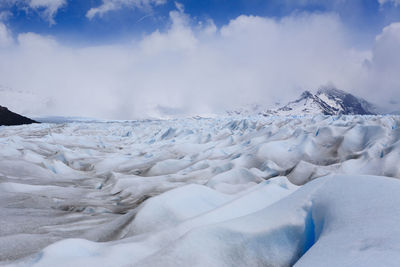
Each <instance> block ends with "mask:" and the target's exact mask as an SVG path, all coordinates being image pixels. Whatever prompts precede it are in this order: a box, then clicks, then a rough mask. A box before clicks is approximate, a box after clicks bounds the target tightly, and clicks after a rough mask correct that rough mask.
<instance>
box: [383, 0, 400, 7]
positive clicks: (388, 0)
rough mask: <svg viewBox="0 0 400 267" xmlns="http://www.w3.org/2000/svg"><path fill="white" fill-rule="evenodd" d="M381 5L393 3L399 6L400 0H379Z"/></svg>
mask: <svg viewBox="0 0 400 267" xmlns="http://www.w3.org/2000/svg"><path fill="white" fill-rule="evenodd" d="M378 2H379V4H380V5H385V4H393V5H394V6H398V5H399V4H400V0H378Z"/></svg>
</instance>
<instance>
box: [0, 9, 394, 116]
mask: <svg viewBox="0 0 400 267" xmlns="http://www.w3.org/2000/svg"><path fill="white" fill-rule="evenodd" d="M165 24H166V26H165V27H164V28H162V29H156V30H154V31H152V32H149V33H145V34H142V35H141V36H130V35H128V36H127V37H126V38H125V39H124V41H115V42H113V41H111V43H106V44H104V43H100V44H97V45H93V44H92V45H85V44H79V42H78V41H77V42H75V41H70V42H65V41H63V40H59V39H60V38H57V37H56V36H53V35H51V34H48V35H46V34H40V33H36V32H18V33H15V32H13V31H12V28H10V27H8V26H7V23H6V22H4V23H3V22H1V20H0V44H1V45H0V57H1V59H2V60H1V61H0V96H1V98H2V99H3V101H2V105H4V106H7V107H9V108H10V109H12V110H15V111H16V112H19V113H23V115H30V116H44V115H61V116H81V117H94V118H103V119H140V118H142V119H143V118H160V117H161V118H171V117H176V116H193V115H203V116H208V115H211V114H216V113H223V112H224V111H225V110H227V109H232V108H236V107H238V106H240V105H243V104H252V103H258V104H264V105H266V106H272V105H273V104H274V103H276V102H280V103H285V102H287V101H290V100H293V97H294V96H297V95H299V94H300V93H301V92H302V91H304V90H311V91H313V90H314V91H315V90H317V89H318V88H319V87H320V86H323V85H327V84H334V85H335V86H336V87H337V88H339V89H342V90H345V91H348V92H350V93H353V94H355V95H358V96H361V97H364V98H365V99H367V100H369V101H371V102H374V103H376V104H379V105H383V106H386V107H388V109H389V110H400V108H399V103H397V102H396V101H395V99H398V98H399V97H400V95H399V90H398V87H399V86H400V80H399V78H398V77H399V76H398V73H399V71H400V66H399V63H398V62H399V58H398V56H397V55H399V54H400V52H399V47H400V41H399V40H400V38H399V36H400V30H399V29H400V27H399V23H398V22H392V23H390V24H386V25H384V26H383V27H381V28H380V29H379V31H377V32H376V33H375V35H374V37H375V38H370V39H369V41H368V42H364V41H362V40H359V39H358V38H357V36H359V35H360V33H359V32H357V31H356V30H350V29H349V28H348V27H346V24H345V22H344V21H343V18H342V17H340V16H339V15H338V14H337V13H335V12H325V13H318V12H315V13H314V12H294V13H292V14H288V15H287V16H284V17H281V18H274V17H262V16H254V15H240V16H237V17H235V18H232V19H231V20H230V21H228V22H227V23H225V24H222V25H218V26H217V25H216V24H215V23H214V21H213V20H212V19H200V18H197V17H192V16H190V14H188V13H186V11H185V9H184V6H180V5H177V7H176V8H175V9H174V10H171V11H170V12H169V14H168V18H167V22H166V23H165ZM54 27H55V26H54ZM71 42H72V44H71ZM75 43H78V44H75ZM21 77H24V78H23V79H21ZM7 88H8V89H7ZM18 92H20V93H19V94H18ZM21 92H23V93H21ZM15 99H18V101H16V100H15Z"/></svg>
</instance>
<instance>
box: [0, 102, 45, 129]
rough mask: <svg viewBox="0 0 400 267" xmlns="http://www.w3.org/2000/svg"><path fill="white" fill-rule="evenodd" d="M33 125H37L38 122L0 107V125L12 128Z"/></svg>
mask: <svg viewBox="0 0 400 267" xmlns="http://www.w3.org/2000/svg"><path fill="white" fill-rule="evenodd" d="M31 123H37V121H34V120H32V119H29V118H27V117H24V116H21V115H19V114H17V113H14V112H12V111H10V110H8V108H6V107H3V106H0V125H6V126H11V125H22V124H31Z"/></svg>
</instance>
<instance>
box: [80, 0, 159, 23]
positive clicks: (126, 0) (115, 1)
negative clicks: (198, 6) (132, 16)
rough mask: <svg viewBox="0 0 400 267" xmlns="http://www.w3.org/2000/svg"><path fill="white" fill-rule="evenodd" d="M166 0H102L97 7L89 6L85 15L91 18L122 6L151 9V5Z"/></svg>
mask: <svg viewBox="0 0 400 267" xmlns="http://www.w3.org/2000/svg"><path fill="white" fill-rule="evenodd" d="M166 1H167V0H103V3H102V4H101V5H100V6H98V7H93V8H91V9H90V10H89V11H88V12H87V13H86V17H87V18H89V19H93V18H94V17H95V16H100V17H101V16H103V15H104V14H105V13H107V12H109V11H115V10H119V9H122V8H124V7H129V8H139V9H151V6H153V5H162V4H165V3H166Z"/></svg>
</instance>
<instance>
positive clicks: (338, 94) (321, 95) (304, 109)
mask: <svg viewBox="0 0 400 267" xmlns="http://www.w3.org/2000/svg"><path fill="white" fill-rule="evenodd" d="M375 110H376V107H375V106H374V105H373V104H371V103H369V102H368V101H366V100H364V99H362V98H359V97H356V96H354V95H352V94H350V93H347V92H345V91H342V90H339V89H336V88H332V87H325V88H321V89H319V90H318V91H317V92H316V93H315V94H313V93H311V92H310V91H304V92H303V93H302V94H301V95H300V97H299V98H298V99H296V100H294V101H291V102H289V103H287V104H286V105H284V106H282V107H279V108H277V109H272V110H271V109H266V108H263V107H262V106H261V105H250V106H247V107H244V108H241V109H238V110H235V111H229V112H228V114H229V115H250V114H253V115H254V114H258V115H264V116H269V115H275V116H297V115H317V114H323V115H373V114H376V113H377V112H376V111H375Z"/></svg>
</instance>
